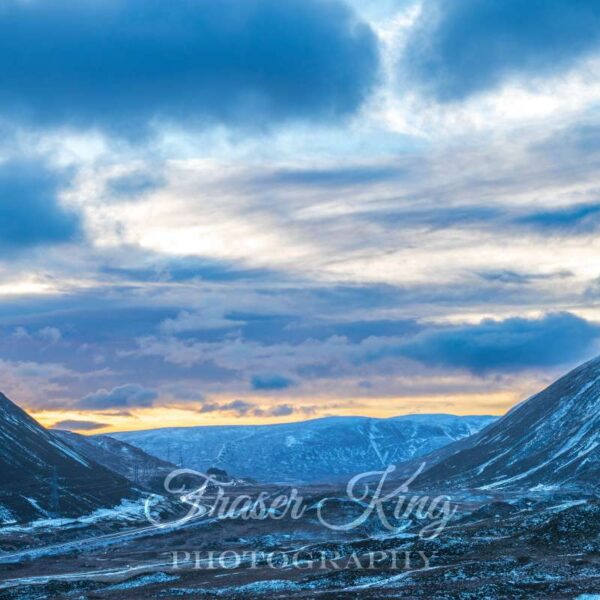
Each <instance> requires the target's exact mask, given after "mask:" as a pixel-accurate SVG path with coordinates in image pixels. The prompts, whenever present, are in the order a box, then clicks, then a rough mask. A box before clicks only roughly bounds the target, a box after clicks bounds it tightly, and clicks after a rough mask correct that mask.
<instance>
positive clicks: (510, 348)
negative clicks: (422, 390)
mask: <svg viewBox="0 0 600 600" xmlns="http://www.w3.org/2000/svg"><path fill="white" fill-rule="evenodd" d="M599 337H600V326H598V325H597V324H594V323H590V322H588V321H586V320H584V319H582V318H580V317H577V316H575V315H573V314H571V313H567V312H563V313H550V314H547V315H545V316H543V317H541V318H539V319H527V318H521V317H514V318H509V319H505V320H493V319H485V320H484V321H482V322H481V323H479V324H477V325H462V326H453V327H445V328H439V329H432V330H430V331H426V332H423V333H421V334H418V335H417V336H416V337H415V338H414V339H412V340H407V341H406V342H403V343H401V344H397V345H393V346H387V347H383V348H382V349H380V350H377V351H375V352H371V353H370V355H369V358H370V359H371V360H373V359H380V358H384V357H386V356H403V357H406V358H411V359H413V360H417V361H419V362H421V363H424V364H426V365H428V366H442V367H450V368H457V367H458V368H464V369H468V370H470V371H471V372H473V373H484V372H488V371H501V372H517V371H522V370H526V369H530V368H533V367H553V366H556V365H561V364H565V363H568V362H572V361H578V360H582V359H584V358H586V357H587V356H588V355H589V354H590V352H592V351H593V348H594V342H596V341H597V340H598V338H599Z"/></svg>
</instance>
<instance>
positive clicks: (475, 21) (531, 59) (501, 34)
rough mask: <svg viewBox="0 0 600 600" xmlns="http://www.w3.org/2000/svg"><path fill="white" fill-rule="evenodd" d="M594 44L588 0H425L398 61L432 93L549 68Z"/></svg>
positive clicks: (599, 38)
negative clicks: (402, 60)
mask: <svg viewBox="0 0 600 600" xmlns="http://www.w3.org/2000/svg"><path fill="white" fill-rule="evenodd" d="M599 46H600V4H598V2H597V1H596V0H527V1H526V2H524V1H523V0H452V1H447V0H426V3H425V7H424V11H423V14H422V16H421V17H420V19H419V21H418V22H417V25H416V26H415V30H414V32H413V34H412V36H411V38H410V39H409V43H408V49H407V52H406V55H405V58H404V66H405V67H406V69H407V71H408V73H409V76H410V77H411V78H412V80H414V81H416V83H417V84H418V85H420V86H422V87H423V89H424V90H425V91H426V92H427V93H429V94H431V95H433V96H434V97H436V98H437V99H438V100H440V101H443V102H446V101H456V100H462V99H464V98H466V97H468V96H470V95H472V94H475V93H478V92H481V91H485V90H488V89H490V88H494V87H496V86H498V85H499V84H500V83H502V81H503V80H505V79H506V78H508V77H511V76H513V75H527V76H529V77H536V76H540V75H542V76H544V75H553V74H556V73H559V72H561V71H563V70H564V69H567V68H569V67H570V66H572V65H573V64H574V63H575V62H576V61H577V60H578V59H579V58H581V57H582V56H585V55H587V54H588V53H590V52H593V51H594V50H596V49H597V48H598V47H599Z"/></svg>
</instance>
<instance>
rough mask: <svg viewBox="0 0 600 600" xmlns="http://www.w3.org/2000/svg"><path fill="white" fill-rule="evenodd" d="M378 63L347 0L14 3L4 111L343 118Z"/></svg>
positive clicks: (5, 43)
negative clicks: (345, 2)
mask: <svg viewBox="0 0 600 600" xmlns="http://www.w3.org/2000/svg"><path fill="white" fill-rule="evenodd" d="M42 24H43V26H42ZM378 64H379V57H378V46H377V39H376V36H375V34H374V33H373V31H372V30H371V29H370V28H369V26H368V25H366V24H365V23H363V22H360V21H359V20H358V19H357V18H356V16H355V14H354V13H353V12H352V10H351V9H350V8H349V6H347V5H346V4H344V3H343V2H341V1H339V0H286V1H285V2H281V1H280V0H244V2H239V1H238V0H219V1H218V2H214V1H213V0H195V1H190V0H175V1H173V2H164V1H163V0H115V1H114V2H104V1H100V0H92V1H90V2H72V1H71V0H58V1H55V2H51V1H49V0H39V1H36V2H20V1H17V0H9V2H8V3H7V5H6V6H4V7H3V10H2V12H1V13H0V113H2V114H3V115H4V116H5V117H7V118H10V119H15V118H16V119H19V120H22V121H26V122H29V123H32V124H38V125H49V126H62V125H73V126H75V127H101V128H105V129H109V130H111V131H112V132H116V133H118V134H121V135H127V134H137V133H139V132H140V131H145V130H146V128H147V126H148V125H149V124H151V123H154V122H156V121H157V120H164V121H168V122H169V121H175V122H178V123H180V124H182V125H184V126H185V127H186V128H188V127H190V126H193V125H194V124H195V123H205V122H217V123H225V124H228V125H241V126H244V127H248V126H250V127H261V126H263V125H268V124H270V123H273V122H280V121H286V120H290V119H306V118H308V119H330V118H337V117H341V116H345V115H348V114H351V113H353V112H354V111H356V110H357V108H358V107H359V106H360V105H361V104H362V102H363V101H364V99H365V97H366V96H367V94H368V93H369V92H370V90H371V88H372V87H373V85H374V83H375V81H376V78H377V71H378Z"/></svg>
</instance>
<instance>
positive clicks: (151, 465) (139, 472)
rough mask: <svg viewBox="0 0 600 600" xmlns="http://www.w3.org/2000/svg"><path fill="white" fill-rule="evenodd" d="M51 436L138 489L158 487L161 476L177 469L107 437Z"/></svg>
mask: <svg viewBox="0 0 600 600" xmlns="http://www.w3.org/2000/svg"><path fill="white" fill-rule="evenodd" d="M52 433H53V434H54V435H55V436H57V437H58V438H59V439H61V440H62V441H63V442H65V443H66V444H68V445H69V446H71V448H73V449H74V450H76V451H77V452H78V453H79V454H81V455H82V456H84V457H85V458H88V459H90V460H93V461H95V462H97V463H98V464H100V465H102V466H103V467H106V468H107V469H110V470H111V471H115V472H116V473H119V475H122V476H123V477H126V478H127V479H129V481H131V482H132V483H134V484H135V485H139V486H142V487H146V488H154V487H159V488H162V484H163V481H164V478H165V476H166V475H168V474H169V473H170V472H171V471H173V469H176V468H177V467H176V466H175V465H174V464H172V463H168V462H166V461H164V460H160V459H159V458H156V457H155V456H150V455H149V454H147V453H146V452H144V451H143V450H141V449H140V448H136V447H135V446H132V445H131V444H128V443H127V442H123V441H121V440H117V439H115V438H112V437H110V436H108V435H96V436H84V435H79V434H78V433H73V432H72V431H61V430H55V431H53V432H52Z"/></svg>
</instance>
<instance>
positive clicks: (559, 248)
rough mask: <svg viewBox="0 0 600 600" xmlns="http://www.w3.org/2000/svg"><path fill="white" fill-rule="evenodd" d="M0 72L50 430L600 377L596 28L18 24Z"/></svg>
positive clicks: (34, 19)
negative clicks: (580, 375)
mask: <svg viewBox="0 0 600 600" xmlns="http://www.w3.org/2000/svg"><path fill="white" fill-rule="evenodd" d="M0 50H1V51H0V131H1V132H2V136H1V137H0V388H1V389H2V390H3V391H4V392H5V393H6V394H8V395H9V396H10V397H12V398H13V399H14V400H16V401H17V402H18V403H20V404H21V405H22V406H24V407H26V408H28V409H29V410H30V411H31V412H32V413H33V414H34V415H35V416H36V417H37V418H39V419H41V420H42V422H44V423H45V424H47V425H52V424H54V423H57V422H63V423H70V426H73V427H75V426H76V427H77V428H78V429H79V430H82V431H83V430H85V431H109V430H114V429H129V428H145V427H154V426H161V425H169V424H173V425H180V424H202V423H210V424H214V423H238V422H239V423H244V422H276V421H283V420H294V419H303V418H309V417H315V416H322V415H328V414H367V415H378V416H391V415H394V414H402V413H407V412H454V413H463V414H466V413H472V414H473V413H479V414H482V413H494V414H501V413H502V412H504V411H505V410H507V409H508V408H510V406H511V405H513V404H514V403H515V402H517V401H518V400H520V399H522V398H523V397H525V396H527V395H528V394H530V393H532V392H534V391H536V390H537V389H538V388H539V387H541V386H543V385H544V384H546V383H547V382H549V381H550V380H551V379H552V378H553V377H555V376H556V375H558V374H560V373H561V372H562V371H564V370H565V369H567V368H569V367H570V366H572V365H574V364H576V363H578V362H580V361H582V360H585V359H586V358H589V357H592V356H595V355H596V354H598V353H600V310H599V307H598V300H599V298H600V261H599V260H598V257H599V246H600V242H599V241H598V235H597V234H598V230H599V228H600V200H599V199H598V190H599V189H600V185H599V184H600V182H599V181H598V173H599V172H600V171H599V168H598V167H599V166H600V115H599V114H598V109H597V106H598V103H599V102H600V84H599V83H598V81H599V80H600V79H599V77H598V74H599V73H600V7H599V6H598V4H597V2H593V1H591V0H568V1H567V0H531V1H530V2H527V3H523V2H521V1H517V0H505V1H504V2H497V1H494V0H453V1H452V2H443V1H441V0H422V1H419V0H415V1H410V0H397V1H393V0H369V1H362V2H358V0H357V1H350V0H289V1H286V2H278V1H275V0H244V1H243V2H242V1H241V0H222V1H220V2H214V1H212V0H177V1H173V2H169V3H165V2H161V1H159V0H144V1H142V0H112V1H111V2H99V1H96V0H90V1H86V2H73V1H68V0H59V1H55V2H48V1H46V0H34V1H33V2H23V1H22V0H10V1H9V2H7V3H6V6H5V7H4V8H3V10H2V12H1V13H0ZM73 424H75V425H73Z"/></svg>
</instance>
